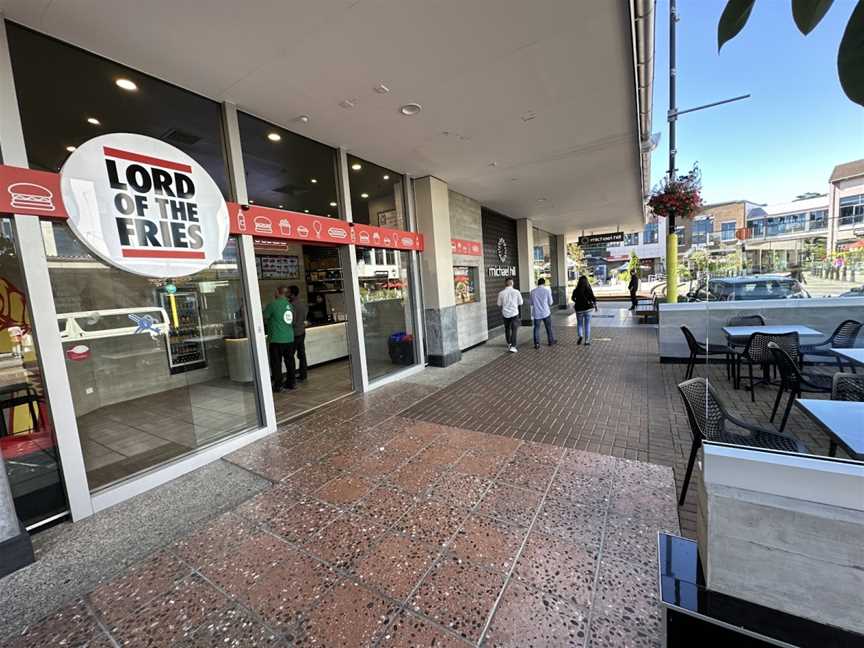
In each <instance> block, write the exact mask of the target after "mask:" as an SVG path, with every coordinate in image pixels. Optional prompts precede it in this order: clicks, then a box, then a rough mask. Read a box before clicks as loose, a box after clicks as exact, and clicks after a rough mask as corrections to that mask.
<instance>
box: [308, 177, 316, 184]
mask: <svg viewBox="0 0 864 648" xmlns="http://www.w3.org/2000/svg"><path fill="white" fill-rule="evenodd" d="M309 182H311V183H312V184H318V178H312V179H311V180H310V181H309Z"/></svg>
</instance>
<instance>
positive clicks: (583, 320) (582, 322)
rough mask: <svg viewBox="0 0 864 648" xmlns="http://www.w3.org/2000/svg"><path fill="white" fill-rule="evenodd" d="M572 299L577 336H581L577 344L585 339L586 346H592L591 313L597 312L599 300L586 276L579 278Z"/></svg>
mask: <svg viewBox="0 0 864 648" xmlns="http://www.w3.org/2000/svg"><path fill="white" fill-rule="evenodd" d="M572 299H573V310H574V311H575V312H576V334H577V335H578V336H579V339H578V340H576V344H582V339H583V338H584V339H585V346H588V345H589V344H591V311H595V310H597V298H596V297H595V296H594V291H593V290H591V284H590V283H588V277H586V276H585V275H582V276H581V277H579V281H578V282H577V283H576V288H574V289H573V297H572Z"/></svg>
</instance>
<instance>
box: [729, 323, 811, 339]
mask: <svg viewBox="0 0 864 648" xmlns="http://www.w3.org/2000/svg"><path fill="white" fill-rule="evenodd" d="M723 332H724V333H725V334H726V335H728V336H729V337H742V338H744V337H750V336H751V335H753V334H754V333H769V334H773V335H782V334H783V333H797V334H798V335H800V336H802V337H803V336H807V335H814V336H820V337H825V334H824V333H822V331H817V330H816V329H812V328H810V327H809V326H802V325H800V324H774V325H768V326H724V327H723Z"/></svg>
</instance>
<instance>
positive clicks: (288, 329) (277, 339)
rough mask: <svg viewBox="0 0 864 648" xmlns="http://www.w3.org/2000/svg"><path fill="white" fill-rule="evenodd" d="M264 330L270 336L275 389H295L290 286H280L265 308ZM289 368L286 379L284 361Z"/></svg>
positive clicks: (272, 375)
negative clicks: (283, 367) (283, 371)
mask: <svg viewBox="0 0 864 648" xmlns="http://www.w3.org/2000/svg"><path fill="white" fill-rule="evenodd" d="M264 330H265V332H266V333H267V335H268V336H269V337H270V380H271V381H272V383H273V391H274V392H280V391H282V388H283V383H284V387H285V388H286V389H294V387H295V384H296V383H295V380H296V378H295V376H294V307H293V306H291V302H289V301H288V287H287V286H279V287H278V288H277V289H276V294H275V295H274V296H273V301H272V302H270V303H269V304H267V308H265V309H264ZM283 362H284V363H285V368H286V369H287V370H288V371H287V372H286V374H285V377H284V380H283V376H282V363H283Z"/></svg>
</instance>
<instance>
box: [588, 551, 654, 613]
mask: <svg viewBox="0 0 864 648" xmlns="http://www.w3.org/2000/svg"><path fill="white" fill-rule="evenodd" d="M657 596H658V594H657V568H656V566H654V568H653V569H652V568H651V567H649V566H646V565H644V564H641V563H633V562H629V561H625V560H617V559H613V558H607V557H606V556H605V555H604V556H603V558H602V559H601V561H600V577H599V578H598V581H597V595H596V596H595V597H594V611H595V612H596V613H597V614H607V615H614V614H615V613H616V612H617V613H621V612H627V613H628V614H630V615H631V616H633V617H635V618H637V619H641V620H643V621H648V620H652V619H657V618H659V617H660V607H659V602H658V599H657Z"/></svg>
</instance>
